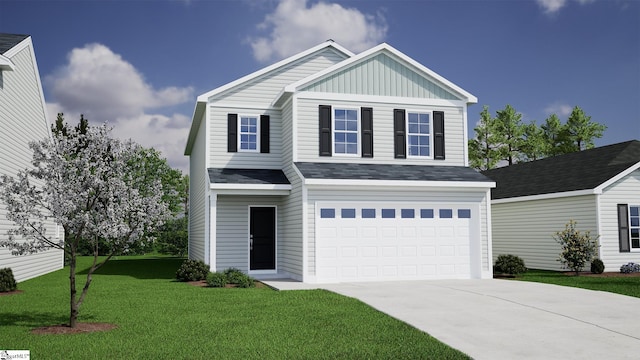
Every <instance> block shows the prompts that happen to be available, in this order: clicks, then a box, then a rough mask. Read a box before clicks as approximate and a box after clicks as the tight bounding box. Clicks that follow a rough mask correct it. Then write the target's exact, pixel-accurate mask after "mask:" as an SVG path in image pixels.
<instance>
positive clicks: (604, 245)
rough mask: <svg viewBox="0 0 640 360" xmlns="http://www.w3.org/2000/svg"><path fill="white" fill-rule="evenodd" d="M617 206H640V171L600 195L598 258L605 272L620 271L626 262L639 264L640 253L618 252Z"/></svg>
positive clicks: (617, 182) (609, 187) (634, 172)
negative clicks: (599, 245)
mask: <svg viewBox="0 0 640 360" xmlns="http://www.w3.org/2000/svg"><path fill="white" fill-rule="evenodd" d="M617 204H628V205H638V206H640V170H635V171H633V172H632V173H630V174H629V175H627V176H625V177H623V178H622V179H620V180H618V181H616V182H615V183H614V184H612V185H610V186H608V187H607V188H606V189H604V191H603V192H602V194H601V195H600V226H601V227H600V244H601V247H600V254H601V255H600V256H601V258H602V261H603V262H604V264H605V271H620V266H622V265H623V264H626V263H628V262H635V263H637V264H640V251H638V250H635V251H634V250H632V252H626V253H621V252H620V248H619V244H618V242H619V240H618V210H617Z"/></svg>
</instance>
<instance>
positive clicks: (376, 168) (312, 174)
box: [295, 162, 492, 182]
mask: <svg viewBox="0 0 640 360" xmlns="http://www.w3.org/2000/svg"><path fill="white" fill-rule="evenodd" d="M295 165H296V167H297V168H298V170H300V172H301V173H302V175H303V176H304V177H305V178H307V179H346V180H413V181H474V182H475V181H479V182H491V181H492V180H490V179H489V178H487V177H486V176H484V175H482V174H480V173H479V172H477V171H475V170H474V169H471V168H467V167H462V166H424V165H383V164H345V163H313V162H297V163H295Z"/></svg>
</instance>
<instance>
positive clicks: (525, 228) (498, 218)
mask: <svg viewBox="0 0 640 360" xmlns="http://www.w3.org/2000/svg"><path fill="white" fill-rule="evenodd" d="M491 212H492V214H491V221H492V228H493V235H492V238H493V260H494V261H495V259H496V258H497V257H498V255H500V254H511V255H517V256H519V257H521V258H522V259H523V260H524V262H525V265H526V266H527V267H528V268H532V269H545V270H562V266H561V264H560V262H559V261H557V260H556V259H558V256H559V254H560V245H559V244H558V243H557V242H556V241H555V240H554V238H553V237H554V235H555V233H556V232H558V231H562V230H564V228H565V224H566V223H568V222H569V220H571V219H573V220H575V221H576V222H577V229H578V230H581V231H586V230H589V231H591V234H592V236H594V237H595V236H597V235H598V234H597V225H596V216H597V214H596V196H595V195H582V196H573V197H565V198H555V199H543V200H531V201H520V202H514V203H505V204H492V205H491Z"/></svg>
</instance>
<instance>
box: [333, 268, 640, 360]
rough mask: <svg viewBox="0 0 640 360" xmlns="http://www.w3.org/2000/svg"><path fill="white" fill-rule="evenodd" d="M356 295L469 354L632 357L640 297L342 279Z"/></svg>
mask: <svg viewBox="0 0 640 360" xmlns="http://www.w3.org/2000/svg"><path fill="white" fill-rule="evenodd" d="M320 287H322V288H324V289H327V290H330V291H333V292H336V293H339V294H342V295H346V296H350V297H354V298H356V299H359V300H361V301H363V302H365V303H367V304H369V305H370V306H372V307H374V308H376V309H378V310H380V311H382V312H384V313H387V314H389V315H391V316H393V317H395V318H397V319H400V320H402V321H404V322H406V323H408V324H411V325H412V326H414V327H416V328H418V329H420V330H423V331H425V332H427V333H429V334H430V335H432V336H434V337H435V338H437V339H439V340H440V341H442V342H444V343H446V344H448V345H450V346H452V347H454V348H456V349H458V350H460V351H463V352H465V353H466V354H468V355H470V356H471V357H473V358H474V359H492V360H495V359H638V358H640V299H638V298H634V297H630V296H623V295H617V294H612V293H607V292H601V291H591V290H583V289H577V288H570V287H562V286H556V285H547V284H539V283H530V282H524V281H509V280H436V281H407V282H383V283H379V282H378V283H349V284H332V285H321V286H320Z"/></svg>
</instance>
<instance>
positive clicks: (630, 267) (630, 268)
mask: <svg viewBox="0 0 640 360" xmlns="http://www.w3.org/2000/svg"><path fill="white" fill-rule="evenodd" d="M620 272H621V273H625V274H631V273H634V272H640V265H639V264H636V263H632V262H630V263H628V264H624V265H622V266H621V267H620Z"/></svg>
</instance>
